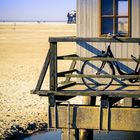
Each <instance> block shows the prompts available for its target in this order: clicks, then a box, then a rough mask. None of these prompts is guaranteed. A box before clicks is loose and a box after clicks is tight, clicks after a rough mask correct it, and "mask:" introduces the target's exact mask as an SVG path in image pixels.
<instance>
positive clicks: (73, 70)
mask: <svg viewBox="0 0 140 140" xmlns="http://www.w3.org/2000/svg"><path fill="white" fill-rule="evenodd" d="M76 71H77V70H76V69H72V70H68V71H63V72H59V73H57V76H58V77H64V76H65V74H68V73H73V72H76Z"/></svg>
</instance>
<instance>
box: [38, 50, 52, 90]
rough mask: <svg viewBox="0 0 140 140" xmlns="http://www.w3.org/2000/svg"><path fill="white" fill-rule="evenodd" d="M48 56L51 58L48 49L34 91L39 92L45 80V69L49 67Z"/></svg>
mask: <svg viewBox="0 0 140 140" xmlns="http://www.w3.org/2000/svg"><path fill="white" fill-rule="evenodd" d="M50 56H51V51H50V49H49V51H48V54H47V56H46V59H45V62H44V65H43V68H42V71H41V73H40V76H39V79H38V82H37V85H36V88H35V90H40V89H41V86H42V83H43V80H44V78H45V75H46V72H47V69H48V66H49V63H50Z"/></svg>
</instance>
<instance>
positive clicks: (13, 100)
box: [0, 23, 76, 139]
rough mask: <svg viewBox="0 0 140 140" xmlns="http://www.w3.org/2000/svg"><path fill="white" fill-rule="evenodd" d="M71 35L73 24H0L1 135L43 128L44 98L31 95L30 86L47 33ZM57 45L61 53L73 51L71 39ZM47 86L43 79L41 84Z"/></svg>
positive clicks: (43, 53) (44, 49)
mask: <svg viewBox="0 0 140 140" xmlns="http://www.w3.org/2000/svg"><path fill="white" fill-rule="evenodd" d="M74 35H76V25H67V24H54V23H53V24H37V23H36V24H13V23H9V24H2V23H1V24H0V139H3V138H4V137H7V136H8V135H11V134H13V133H15V134H16V133H18V132H17V130H20V131H21V133H23V131H24V130H28V131H26V133H30V132H33V131H32V130H34V131H36V130H37V129H40V128H41V127H43V128H44V126H45V125H46V122H47V98H46V97H39V96H37V95H31V94H30V90H32V89H34V88H35V86H36V83H37V80H38V77H39V74H40V71H41V68H42V65H43V62H44V59H45V56H46V54H47V51H48V48H49V43H48V37H49V36H74ZM58 45H59V49H58V53H59V54H60V55H62V54H72V53H74V52H75V44H74V43H63V44H62V43H59V44H58ZM59 67H60V69H61V70H62V69H63V68H65V67H69V63H65V62H63V64H60V65H59ZM46 79H48V73H47V76H46ZM48 86H49V83H48V80H45V81H44V84H43V88H44V89H48ZM30 130H31V131H30Z"/></svg>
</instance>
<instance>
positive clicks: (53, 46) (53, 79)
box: [50, 42, 57, 91]
mask: <svg viewBox="0 0 140 140" xmlns="http://www.w3.org/2000/svg"><path fill="white" fill-rule="evenodd" d="M50 50H51V58H50V90H54V91H56V90H57V43H56V42H51V43H50Z"/></svg>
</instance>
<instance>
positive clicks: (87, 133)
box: [79, 96, 96, 140]
mask: <svg viewBox="0 0 140 140" xmlns="http://www.w3.org/2000/svg"><path fill="white" fill-rule="evenodd" d="M95 99H96V97H91V96H87V97H86V96H85V97H83V102H82V104H83V105H95ZM79 140H93V130H90V129H81V130H80V131H79Z"/></svg>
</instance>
